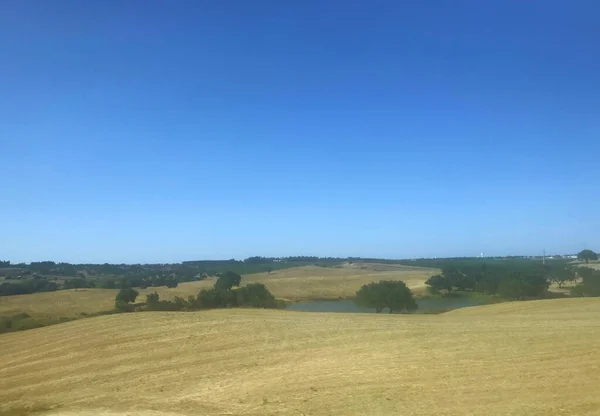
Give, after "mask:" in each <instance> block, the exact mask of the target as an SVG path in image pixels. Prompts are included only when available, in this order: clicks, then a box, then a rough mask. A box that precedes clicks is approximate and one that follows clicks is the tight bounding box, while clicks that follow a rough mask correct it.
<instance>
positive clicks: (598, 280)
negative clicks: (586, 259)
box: [571, 267, 600, 296]
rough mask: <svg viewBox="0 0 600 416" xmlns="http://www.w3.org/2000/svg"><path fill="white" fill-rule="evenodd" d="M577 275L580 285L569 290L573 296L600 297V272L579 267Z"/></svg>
mask: <svg viewBox="0 0 600 416" xmlns="http://www.w3.org/2000/svg"><path fill="white" fill-rule="evenodd" d="M577 274H578V275H579V277H580V278H581V283H579V284H578V285H576V286H575V287H573V288H572V289H571V294H572V295H574V296H600V270H594V269H591V268H589V267H579V268H578V269H577Z"/></svg>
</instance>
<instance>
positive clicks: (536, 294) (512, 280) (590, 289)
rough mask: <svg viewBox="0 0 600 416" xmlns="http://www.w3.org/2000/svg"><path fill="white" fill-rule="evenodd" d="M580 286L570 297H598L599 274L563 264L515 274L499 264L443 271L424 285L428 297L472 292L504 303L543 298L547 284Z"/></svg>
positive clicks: (524, 269) (587, 269)
mask: <svg viewBox="0 0 600 416" xmlns="http://www.w3.org/2000/svg"><path fill="white" fill-rule="evenodd" d="M578 280H581V283H580V284H579V285H577V286H575V287H574V288H573V289H572V292H573V294H574V295H586V296H598V294H595V293H596V291H595V287H596V285H597V284H599V285H600V271H595V270H593V269H590V268H587V267H573V266H571V265H568V264H566V263H556V264H549V265H530V266H528V267H522V269H521V270H516V269H515V268H513V267H506V266H505V265H502V264H496V265H488V264H482V265H480V266H476V265H472V266H469V265H467V264H466V263H465V264H461V265H460V266H459V267H453V266H450V267H445V268H444V269H442V273H441V274H437V275H434V276H431V277H430V278H429V279H428V280H427V281H426V282H425V283H426V284H427V285H428V286H429V290H430V292H432V293H439V292H443V293H450V292H453V291H467V292H469V291H472V292H479V293H483V294H489V295H495V294H497V295H500V296H502V297H504V298H507V299H526V298H543V297H545V296H546V295H547V293H548V287H549V286H550V284H551V283H556V284H557V285H558V287H559V288H562V287H563V286H564V284H565V283H567V282H576V281H578Z"/></svg>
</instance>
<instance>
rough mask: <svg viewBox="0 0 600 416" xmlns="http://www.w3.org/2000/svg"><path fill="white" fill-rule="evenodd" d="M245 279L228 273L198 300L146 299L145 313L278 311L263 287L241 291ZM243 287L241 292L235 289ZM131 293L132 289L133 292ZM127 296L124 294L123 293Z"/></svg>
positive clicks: (155, 295) (251, 286)
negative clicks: (239, 309)
mask: <svg viewBox="0 0 600 416" xmlns="http://www.w3.org/2000/svg"><path fill="white" fill-rule="evenodd" d="M241 280H242V277H241V276H240V275H238V274H237V273H234V272H225V273H223V274H222V275H221V276H219V278H218V279H217V281H216V282H215V285H214V287H212V288H210V289H202V290H200V292H199V293H198V295H197V296H195V297H194V296H189V297H188V299H183V298H181V297H179V296H176V297H175V298H174V299H173V300H171V301H169V300H160V296H159V294H158V293H156V292H154V293H150V294H148V295H146V308H145V310H151V311H193V310H201V309H216V308H234V307H250V308H278V307H280V306H281V305H280V304H279V303H278V302H277V301H276V299H275V297H274V296H273V295H272V294H271V292H269V290H268V289H267V288H266V286H265V285H263V284H262V283H251V284H248V285H246V286H244V287H239V286H240V284H241ZM234 287H239V288H238V289H233V288H234ZM129 290H131V289H129ZM121 292H123V291H121Z"/></svg>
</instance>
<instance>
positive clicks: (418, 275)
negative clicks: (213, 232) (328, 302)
mask: <svg viewBox="0 0 600 416" xmlns="http://www.w3.org/2000/svg"><path fill="white" fill-rule="evenodd" d="M436 272H437V270H436V269H428V268H422V267H409V266H401V265H383V264H376V263H370V264H353V265H349V264H347V265H345V266H344V267H340V268H333V267H326V268H325V267H316V266H303V267H295V268H290V269H284V270H277V271H274V272H272V273H257V274H248V275H244V277H243V279H242V284H248V283H264V284H265V285H266V286H267V288H268V289H269V290H270V291H271V293H273V295H275V296H276V297H278V298H282V299H286V300H290V301H299V300H310V299H337V298H339V297H349V296H353V295H354V294H355V293H356V291H357V290H358V289H359V288H360V287H361V286H362V285H364V284H366V283H370V282H372V281H374V280H383V279H391V280H403V281H404V282H405V283H406V284H407V285H408V286H409V287H410V288H411V289H413V290H414V291H417V292H418V291H420V290H423V289H424V287H425V280H427V278H429V276H431V275H432V274H435V273H436ZM214 282H215V280H214V278H209V279H207V280H202V281H196V282H188V283H182V284H180V285H179V286H178V287H176V288H172V289H170V288H167V287H165V286H162V287H158V288H156V287H151V288H148V289H143V290H139V292H140V300H141V301H144V300H145V297H146V294H148V293H152V292H158V294H159V295H160V297H161V299H167V300H170V299H173V297H175V296H181V297H183V298H187V297H188V296H190V295H196V294H198V291H200V289H203V288H209V287H212V285H213V284H214ZM117 292H118V290H116V289H71V290H59V291H56V292H45V293H33V294H30V295H17V296H0V316H3V315H5V316H9V315H14V314H17V313H27V314H29V315H31V316H34V317H53V318H61V317H66V318H74V317H79V316H81V314H82V313H86V314H93V313H96V312H102V311H106V310H109V309H112V308H113V307H114V300H115V296H116V294H117Z"/></svg>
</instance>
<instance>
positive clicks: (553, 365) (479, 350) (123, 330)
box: [0, 294, 600, 416]
mask: <svg viewBox="0 0 600 416" xmlns="http://www.w3.org/2000/svg"><path fill="white" fill-rule="evenodd" d="M54 295H55V294H54ZM599 316H600V299H597V298H578V299H554V300H541V301H530V302H508V303H503V304H496V305H487V306H480V307H473V308H465V309H460V310H456V311H452V312H449V313H445V314H441V315H387V314H381V315H380V314H377V315H373V314H327V313H303V312H290V311H282V310H249V309H228V310H212V311H202V312H187V313H181V312H147V313H135V314H121V315H109V316H100V317H95V318H89V319H81V320H77V321H73V322H67V323H62V324H59V325H54V326H50V327H45V328H39V329H33V330H30V331H24V332H15V333H9V334H4V335H0V339H1V341H2V363H1V364H0V415H2V416H16V415H27V414H45V415H48V416H91V415H105V416H125V415H130V416H133V415H137V416H180V415H181V416H187V415H190V416H191V415H252V416H258V415H266V416H269V415H305V416H307V415H312V416H319V415H400V414H403V415H415V416H419V415H427V416H429V415H433V414H435V415H448V416H449V415H467V414H468V415H474V416H477V415H485V416H495V415H498V416H499V415H502V416H504V415H523V416H525V415H527V416H546V415H589V416H591V415H598V414H600V396H599V395H598V386H600V371H598V370H599V369H600V367H599V365H600V356H599V354H598V345H600V319H598V317H599Z"/></svg>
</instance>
